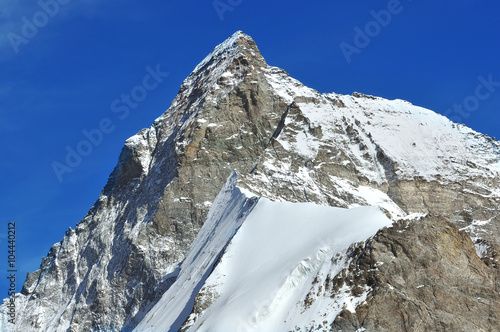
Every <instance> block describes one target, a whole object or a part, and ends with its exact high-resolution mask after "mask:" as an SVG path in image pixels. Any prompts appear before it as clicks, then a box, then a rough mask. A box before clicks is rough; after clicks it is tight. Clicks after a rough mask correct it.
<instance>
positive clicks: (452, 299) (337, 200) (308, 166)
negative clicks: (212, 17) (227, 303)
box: [0, 32, 500, 332]
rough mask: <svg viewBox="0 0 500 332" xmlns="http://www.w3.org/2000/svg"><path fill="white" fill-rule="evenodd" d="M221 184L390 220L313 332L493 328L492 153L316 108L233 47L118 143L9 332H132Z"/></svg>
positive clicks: (482, 145) (313, 98)
mask: <svg viewBox="0 0 500 332" xmlns="http://www.w3.org/2000/svg"><path fill="white" fill-rule="evenodd" d="M233 170H237V172H238V173H239V174H240V184H239V185H240V187H241V188H246V189H248V190H250V191H252V192H253V193H255V194H256V195H259V196H262V197H267V198H269V199H271V200H275V201H290V202H314V203H316V204H320V205H328V206H333V207H344V208H349V207H354V206H359V205H373V206H378V207H380V208H381V209H382V210H383V211H384V212H385V213H386V215H387V216H388V217H389V218H391V219H392V220H395V221H396V220H400V221H399V222H398V224H396V225H395V226H394V227H393V228H388V229H384V230H382V231H381V232H380V233H379V234H378V235H377V236H375V238H374V239H373V241H372V242H371V245H370V246H369V247H368V248H366V250H357V251H356V250H355V248H354V247H353V249H352V250H353V253H356V254H357V255H359V258H358V259H356V260H353V259H351V260H346V262H348V264H350V266H348V267H346V268H345V269H344V272H342V273H341V274H337V275H336V276H335V275H332V276H329V277H328V280H329V281H328V282H331V280H333V278H337V279H336V280H337V281H335V283H336V285H337V286H338V287H340V286H341V285H342V280H341V279H342V278H343V280H345V282H346V283H352V285H354V286H359V289H367V288H366V287H371V293H370V295H369V296H368V297H367V299H366V304H363V305H361V306H359V307H358V308H357V309H356V310H355V313H351V312H350V311H348V310H347V309H346V310H344V311H343V312H342V313H341V314H340V315H339V316H338V317H337V319H336V320H335V321H334V322H328V324H327V325H324V324H323V325H322V327H321V329H322V330H328V329H330V328H331V329H332V330H334V331H337V330H342V331H350V330H352V331H356V330H357V329H359V328H365V329H366V330H367V331H394V330H404V329H406V330H408V331H419V330H422V331H424V330H426V331H429V330H438V331H439V330H443V331H444V330H463V331H471V330H484V331H493V330H499V329H500V320H499V312H498V308H500V305H499V303H498V301H499V298H498V296H499V295H498V294H499V281H498V280H499V278H498V276H499V268H498V265H497V262H498V260H499V258H500V257H499V252H500V229H499V228H500V212H499V208H498V207H499V205H500V180H499V174H500V145H499V144H498V143H497V142H496V141H494V140H492V139H490V138H489V137H487V136H485V135H481V134H478V133H476V132H474V131H472V130H471V129H469V128H467V127H464V126H462V125H458V124H454V123H452V122H450V121H448V120H447V119H446V118H444V117H442V116H440V115H437V114H436V113H434V112H432V111H429V110H426V109H423V108H420V107H416V106H413V105H411V104H410V103H408V102H405V101H401V100H392V101H389V100H385V99H382V98H378V97H372V96H366V95H363V94H360V93H354V94H353V95H352V96H344V95H338V94H334V93H331V94H320V93H319V92H317V91H315V90H313V89H310V88H307V87H305V86H303V85H302V84H301V83H300V82H298V81H296V80H294V79H292V78H291V77H289V75H288V74H287V73H286V72H285V71H283V70H281V69H279V68H275V67H270V66H268V65H267V64H266V62H265V60H264V58H263V57H262V56H261V54H260V52H259V50H258V48H257V46H256V45H255V43H254V41H253V40H252V39H251V38H250V37H249V36H247V35H245V34H243V33H241V32H237V33H236V34H235V35H233V36H232V37H231V38H229V39H228V40H227V41H225V42H224V43H223V44H221V45H219V46H218V47H217V48H215V49H214V51H213V52H212V53H211V54H210V55H209V56H208V57H207V58H206V59H205V60H203V61H202V63H200V65H198V66H197V67H196V69H195V70H194V71H193V73H192V74H191V75H190V76H189V77H188V78H187V79H186V80H185V82H184V83H183V84H182V86H181V88H180V91H179V94H178V96H177V97H176V98H175V99H174V101H173V102H172V105H171V107H170V109H169V110H168V111H167V112H165V113H164V114H163V115H162V116H160V117H159V118H158V119H157V120H156V121H155V122H154V124H153V126H152V127H150V128H148V129H143V130H141V131H140V132H139V133H138V134H137V135H135V136H133V137H131V138H130V139H129V140H127V141H126V143H125V147H124V148H123V151H122V153H121V155H120V159H119V163H118V165H117V167H116V168H115V170H114V171H113V173H112V174H111V176H110V179H109V182H108V184H107V185H106V187H105V188H104V190H103V192H102V193H101V195H100V197H99V199H98V200H97V202H96V203H95V205H94V206H93V207H92V208H91V209H90V211H89V213H88V214H87V216H86V217H85V218H84V219H83V220H82V221H81V222H80V223H79V224H78V225H77V227H76V229H75V230H72V229H70V230H68V232H67V233H66V235H65V237H64V238H63V240H62V241H61V242H60V243H58V244H56V245H54V247H53V248H52V249H51V250H50V252H49V254H48V255H47V258H44V259H43V261H42V264H41V266H40V270H38V271H36V272H34V273H33V274H30V275H29V276H28V278H27V279H26V282H25V284H24V287H23V291H22V293H21V294H18V296H17V303H18V314H19V316H18V318H17V324H16V331H74V332H79V331H129V330H132V329H134V328H135V327H136V326H137V325H138V324H139V322H141V320H143V318H144V317H145V316H146V314H147V313H148V312H149V311H150V310H151V309H152V308H153V307H154V306H155V305H156V304H157V303H158V301H159V300H160V298H161V297H162V295H163V294H164V293H165V292H166V291H167V290H168V289H169V288H170V287H171V286H172V284H173V283H174V282H176V280H177V278H178V276H179V271H180V269H181V266H182V262H183V260H184V259H185V258H186V257H187V255H188V251H189V247H190V245H191V244H192V243H193V240H194V239H195V237H196V236H197V234H198V232H199V230H200V228H201V227H202V225H203V224H204V222H205V220H206V218H207V214H208V212H209V210H210V208H211V205H212V202H213V201H214V199H215V197H216V196H217V194H218V193H219V191H220V190H221V188H222V187H223V185H224V183H225V182H226V179H227V178H228V176H229V175H230V174H231V173H232V172H233ZM417 215H418V216H423V215H427V216H426V217H422V218H421V219H419V220H417V217H416V216H417ZM402 218H406V219H407V220H413V221H412V222H409V224H408V225H407V223H408V222H407V221H406V222H405V221H401V220H402ZM406 226H408V227H406ZM459 229H460V230H461V231H459ZM471 238H472V241H471ZM474 245H475V246H474ZM361 252H363V254H361ZM382 263H383V264H382ZM346 264H347V263H346ZM353 264H354V265H353ZM325 278H326V276H325ZM351 280H352V281H351ZM322 282H326V279H324V280H323V279H321V280H319V279H318V285H319V284H321V283H322ZM352 285H351V286H352ZM421 285H423V287H420V286H421ZM311 287H317V285H315V286H311ZM325 287H326V286H325ZM329 287H330V286H329ZM338 287H337V288H332V287H330V289H339V288H338ZM393 288H394V289H393ZM352 289H353V290H352V292H356V287H354V288H352ZM198 298H200V299H201V298H202V296H199V297H198ZM303 300H304V301H306V302H307V301H313V300H314V299H309V300H307V299H305V298H304V299H303ZM193 305H194V308H195V310H198V311H200V312H201V311H202V310H205V309H206V305H205V304H204V303H202V302H195V303H194V304H193ZM0 310H5V307H3V309H1V308H0ZM2 312H4V311H2ZM181 323H182V322H181ZM307 326H313V327H314V326H316V327H317V326H318V325H314V324H311V322H304V325H303V326H299V328H300V329H302V328H304V329H305V327H307ZM325 326H329V327H328V329H327V327H325ZM9 328H12V326H11V325H9V323H7V321H6V316H5V314H3V315H2V318H1V320H0V329H2V330H8V329H9ZM317 329H320V328H317Z"/></svg>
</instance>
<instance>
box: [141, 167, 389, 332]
mask: <svg viewBox="0 0 500 332" xmlns="http://www.w3.org/2000/svg"><path fill="white" fill-rule="evenodd" d="M235 184H236V178H235V175H234V173H233V175H232V176H231V177H230V179H229V180H228V183H227V184H226V186H225V187H224V189H223V191H222V192H221V194H219V196H218V197H217V199H216V202H215V204H214V205H213V207H212V209H211V211H210V214H209V219H208V220H207V223H206V224H205V225H204V226H203V228H202V230H201V231H200V233H199V235H198V237H197V238H196V240H195V241H194V243H193V246H192V248H191V251H190V253H189V255H188V258H187V259H186V261H185V262H184V263H183V265H182V267H181V274H180V277H179V279H178V280H177V281H176V282H175V284H174V285H173V286H172V287H171V288H170V289H169V290H168V291H167V292H166V293H165V295H164V296H163V298H162V299H161V300H160V302H158V304H157V305H156V306H155V308H154V309H153V310H152V311H151V312H150V313H149V314H148V315H147V316H146V318H145V319H144V320H143V322H142V323H141V324H140V325H139V326H138V327H137V328H136V331H158V330H161V331H176V330H177V329H178V328H179V327H180V325H179V324H180V323H182V322H183V321H184V319H185V318H187V315H186V313H187V312H190V311H191V309H192V307H193V302H194V299H193V296H194V295H196V294H198V296H197V301H198V304H197V305H198V307H197V309H196V310H195V311H196V312H194V313H193V314H191V315H190V316H189V319H188V323H187V326H190V328H189V331H240V330H242V329H243V330H254V331H257V330H258V331H289V330H292V329H293V328H294V327H295V326H301V327H306V326H309V325H310V326H313V325H315V322H318V323H319V322H323V321H328V322H329V323H331V322H332V321H333V319H334V318H335V317H336V315H337V314H338V313H339V312H340V311H341V310H342V309H343V308H344V307H347V308H351V309H354V308H355V307H356V305H357V304H359V303H360V302H363V301H364V299H365V297H366V294H364V295H362V296H360V297H358V298H354V297H352V296H351V295H350V290H349V289H341V291H340V292H338V293H336V294H335V295H336V296H333V297H332V296H330V294H328V295H315V297H316V298H315V299H314V301H313V302H314V303H313V305H312V306H310V307H308V306H307V305H305V304H304V303H305V302H304V301H306V298H307V297H308V296H309V298H311V295H308V293H309V291H310V290H311V288H310V287H309V286H310V285H313V284H314V282H313V281H314V279H326V278H327V277H329V278H333V277H334V276H335V275H336V274H337V273H338V272H340V270H342V268H343V267H344V266H345V264H346V263H347V261H348V257H347V256H346V255H345V253H346V250H347V249H348V248H349V246H350V245H351V244H353V243H357V242H361V241H365V240H367V239H368V238H369V237H371V236H373V235H374V234H375V233H376V232H377V231H378V230H379V229H380V228H382V227H384V226H389V225H390V224H391V223H392V222H391V221H390V220H389V219H388V218H387V217H386V216H385V215H384V214H383V213H382V212H381V211H380V209H378V208H376V207H358V208H353V209H341V208H333V207H326V206H319V205H316V204H313V203H290V202H272V201H270V200H268V199H266V198H260V199H258V202H257V198H255V197H254V198H251V199H250V201H249V199H248V198H246V196H245V195H244V194H242V192H241V190H240V189H239V188H237V187H235ZM231 187H232V188H233V190H232V191H231V190H230V188H231ZM250 202H257V204H256V205H255V207H253V203H250ZM224 205H225V206H224ZM244 211H246V212H247V213H248V216H247V215H246V214H245V213H244ZM241 224H242V225H241ZM240 225H241V227H239V226H240ZM235 231H236V234H235V235H234V237H232V235H233V234H234V232H235ZM231 237H232V239H231ZM229 241H230V243H229V245H228V246H227V248H226V249H225V251H224V253H223V255H222V257H221V258H220V262H219V263H218V265H217V266H216V267H215V269H214V271H213V272H212V273H210V270H211V269H212V265H213V263H214V261H215V260H216V258H217V257H219V254H220V253H221V250H222V249H224V247H225V246H226V244H227V243H228V242H229ZM335 257H336V258H337V259H333V258H335ZM184 266H186V269H185V270H183V267H184ZM201 285H203V287H201ZM198 290H199V292H198ZM315 293H316V292H315ZM186 304H187V305H186ZM200 308H201V309H202V310H199V309H200ZM205 308H206V309H205ZM325 326H326V325H325Z"/></svg>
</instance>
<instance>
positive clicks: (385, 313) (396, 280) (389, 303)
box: [332, 216, 500, 331]
mask: <svg viewBox="0 0 500 332" xmlns="http://www.w3.org/2000/svg"><path fill="white" fill-rule="evenodd" d="M352 262H353V263H352V264H351V266H349V268H348V269H347V271H345V272H344V273H345V275H347V276H349V277H348V278H353V279H350V280H349V279H347V280H346V282H348V283H353V284H357V285H366V284H368V285H370V286H371V287H372V288H373V291H372V292H371V294H370V296H369V298H368V299H367V301H366V303H365V304H363V305H361V306H359V307H358V308H357V309H356V312H355V313H351V312H349V311H348V310H344V311H343V312H342V313H341V314H340V315H339V316H338V317H337V319H336V321H335V323H334V324H333V326H332V330H333V331H359V329H360V328H364V329H366V331H495V330H497V329H498V327H499V326H500V325H499V324H500V293H499V292H498V290H499V289H500V280H499V278H498V275H499V273H498V272H499V267H498V266H497V265H496V264H490V262H489V261H487V262H484V261H482V260H481V259H480V258H479V257H478V255H477V254H476V250H475V247H474V244H473V243H472V241H471V239H470V237H469V236H468V235H467V234H466V233H465V232H463V231H459V230H458V229H457V228H456V227H455V226H453V225H452V224H450V223H448V222H446V221H445V220H444V218H442V217H438V216H427V217H425V218H422V219H420V220H412V221H402V222H399V223H396V224H394V227H392V228H387V229H384V230H382V231H380V232H379V234H377V236H376V237H375V238H374V240H373V241H372V242H370V243H369V244H368V246H367V248H366V250H364V252H363V254H360V255H357V256H356V257H355V259H354V260H353V261H352Z"/></svg>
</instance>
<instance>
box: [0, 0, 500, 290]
mask: <svg viewBox="0 0 500 332" xmlns="http://www.w3.org/2000/svg"><path fill="white" fill-rule="evenodd" d="M499 9H500V4H499V3H498V2H496V1H472V0H455V1H448V0H445V1H440V2H433V1H416V0H413V1H410V0H400V1H395V0H390V1H373V0H372V1H368V0H365V1H362V0H360V1H342V2H340V1H328V2H327V1H310V2H305V1H295V0H291V1H272V2H271V1H260V0H253V1H249V0H220V1H215V2H214V1H211V0H209V1H170V2H167V1H164V0H163V1H160V0H151V1H143V2H140V1H131V0H121V1H112V0H108V1H104V0H91V1H89V0H86V1H78V0H59V2H56V0H42V2H41V3H37V2H35V1H24V0H2V4H1V5H0V128H1V131H0V135H1V136H0V144H1V151H2V154H1V158H0V167H1V174H2V177H1V182H0V185H1V189H2V190H1V191H0V195H1V197H0V207H1V210H0V211H1V222H0V241H1V243H0V246H2V247H4V249H3V251H2V252H4V254H3V257H2V258H0V262H1V265H0V269H1V270H0V271H2V272H1V273H5V272H4V271H5V270H6V256H7V254H6V252H7V248H6V246H7V244H6V239H5V234H6V232H7V223H8V222H9V221H15V222H16V223H17V231H18V235H17V264H18V269H19V273H18V284H17V288H18V290H20V288H21V286H22V283H23V281H24V277H25V275H26V272H28V271H34V270H36V269H37V268H38V266H39V264H40V261H41V258H42V256H45V255H46V253H47V252H48V250H49V249H50V247H51V246H52V244H54V243H56V242H59V241H60V240H61V239H62V237H63V235H64V232H65V231H66V230H67V229H68V227H73V228H74V227H75V225H76V223H77V222H78V221H79V220H81V219H82V218H83V217H84V216H85V214H86V213H87V211H88V209H89V208H90V207H91V206H92V205H93V203H94V201H95V200H96V199H97V197H98V195H99V193H100V191H101V190H102V188H103V186H104V185H105V184H106V181H107V178H108V176H109V174H110V173H111V171H112V170H113V168H114V166H115V164H116V162H117V159H118V155H119V153H120V150H121V148H122V146H123V143H124V141H125V140H126V139H127V138H128V137H130V136H132V135H134V134H135V133H136V132H138V131H139V130H140V129H141V128H144V127H149V126H150V125H151V124H152V122H153V120H154V119H155V118H156V117H158V116H160V115H161V114H162V113H163V112H164V111H165V110H166V109H167V108H168V107H169V105H170V102H171V101H172V99H173V98H174V96H175V95H176V93H177V91H178V89H179V86H180V84H181V83H182V81H183V79H184V78H185V77H187V75H188V74H189V73H190V72H191V71H192V70H193V69H194V67H195V66H196V65H197V64H198V63H199V62H200V61H201V60H202V59H203V58H204V57H205V56H206V55H207V54H208V53H209V52H210V51H211V50H212V49H213V47H215V46H216V45H217V44H218V43H220V42H222V41H223V40H225V39H226V38H227V37H229V36H230V35H231V34H233V33H234V32H235V31H236V30H243V31H244V32H246V33H247V34H249V35H251V36H252V37H253V38H254V39H255V41H256V42H257V45H258V46H259V48H260V50H261V52H262V54H263V55H264V57H265V58H266V60H267V62H268V63H269V64H271V65H274V66H278V67H281V68H284V69H285V70H287V71H288V72H289V73H290V74H291V75H292V76H293V77H295V78H297V79H299V80H300V81H302V82H303V83H304V84H306V85H308V86H310V87H313V88H315V89H317V90H319V91H320V92H336V93H343V94H351V93H352V92H354V91H358V92H363V93H366V94H372V95H376V96H381V97H385V98H388V99H396V98H399V99H405V100H408V101H410V102H412V103H413V104H415V105H419V106H423V107H427V108H430V109H432V110H435V111H437V112H439V113H446V114H447V115H448V116H450V117H452V118H453V119H454V120H456V121H457V122H461V123H465V124H466V125H468V126H470V127H472V128H473V129H475V130H477V131H480V132H482V133H485V134H488V135H490V136H496V137H500V129H499V127H498V122H499V119H500V116H499V113H498V111H499V110H500V57H499V55H500V54H499V53H500V52H499V51H500V46H499V42H498V41H499V40H500V38H499V37H500V20H498V12H499ZM47 13H49V14H47ZM151 72H156V76H155V77H156V80H155V79H154V77H153V76H154V75H152V74H151ZM148 75H150V76H151V77H150V78H149V79H147V76H148ZM145 79H146V83H144V82H145V81H144V80H145ZM497 82H498V83H497ZM145 84H146V85H147V87H148V89H146V88H145V86H146V85H145ZM497 90H498V91H497ZM132 92H134V93H135V95H136V96H137V100H136V101H137V102H134V103H133V104H125V102H124V101H123V100H122V95H126V94H130V93H132ZM119 107H121V109H120V108H119ZM124 107H125V108H126V109H127V111H125V109H124ZM114 111H116V112H114ZM103 121H104V123H103ZM100 126H101V127H102V128H101V129H105V131H106V133H103V135H102V137H100V136H99V135H97V136H93V137H94V141H95V142H96V144H94V145H91V146H90V147H89V146H80V148H81V149H85V148H87V150H86V151H88V155H87V156H85V157H83V158H82V159H81V160H72V161H73V166H74V167H72V168H71V169H72V171H71V173H69V172H66V173H64V174H63V175H62V176H60V177H58V176H57V174H56V173H55V172H54V169H53V163H54V162H59V163H61V164H64V163H65V158H66V156H67V154H68V150H67V149H68V148H69V149H76V148H77V147H78V144H79V143H80V142H82V141H83V140H85V139H86V137H85V134H84V133H83V131H86V132H87V133H92V132H95V131H93V130H94V129H96V128H99V127H100ZM4 279H5V278H0V292H1V290H2V289H5V290H6V289H7V284H6V282H5V281H4ZM5 293H6V291H5ZM1 297H6V294H3V293H2V296H1Z"/></svg>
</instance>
